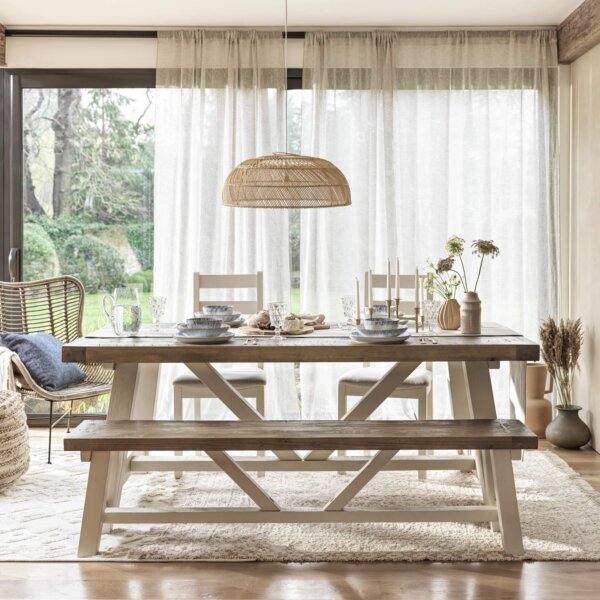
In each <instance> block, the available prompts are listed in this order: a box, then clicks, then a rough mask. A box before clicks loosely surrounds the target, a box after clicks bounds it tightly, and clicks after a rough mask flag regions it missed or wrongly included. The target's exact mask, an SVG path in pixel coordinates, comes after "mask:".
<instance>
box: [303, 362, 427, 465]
mask: <svg viewBox="0 0 600 600" xmlns="http://www.w3.org/2000/svg"><path fill="white" fill-rule="evenodd" d="M419 364H420V363H416V362H411V363H406V362H401V363H396V364H395V365H394V366H393V367H392V368H391V369H390V370H389V371H388V372H387V373H386V374H385V375H384V376H383V378H382V379H380V380H379V381H378V382H377V383H376V384H375V385H374V386H373V387H372V388H371V389H370V390H369V391H368V392H367V393H366V394H365V395H364V396H363V397H362V398H361V399H360V400H359V401H358V403H357V404H355V405H354V407H353V408H352V409H351V410H349V411H348V412H347V413H346V414H345V415H344V416H343V418H342V419H341V420H342V421H365V420H366V419H368V418H369V417H370V416H371V415H372V414H373V412H374V411H375V410H376V409H377V408H378V407H379V406H380V405H381V403H382V402H383V401H384V400H386V399H387V398H389V396H390V394H391V393H392V392H393V391H394V390H395V389H396V388H397V387H398V386H399V385H400V384H401V383H402V382H403V381H404V380H405V379H406V378H407V377H408V376H409V375H410V374H411V373H412V372H413V371H414V370H415V369H416V368H417V367H418V366H419ZM332 454H333V451H332V450H313V451H312V452H309V453H308V454H307V455H306V456H305V457H304V460H326V459H328V458H329V457H330V456H331V455H332Z"/></svg>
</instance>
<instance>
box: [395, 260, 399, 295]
mask: <svg viewBox="0 0 600 600" xmlns="http://www.w3.org/2000/svg"><path fill="white" fill-rule="evenodd" d="M396 299H397V300H399V299H400V259H399V258H397V259H396Z"/></svg>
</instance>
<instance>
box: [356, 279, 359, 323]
mask: <svg viewBox="0 0 600 600" xmlns="http://www.w3.org/2000/svg"><path fill="white" fill-rule="evenodd" d="M356 318H357V319H359V320H360V282H359V281H358V277H357V278H356Z"/></svg>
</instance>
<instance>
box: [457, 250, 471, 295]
mask: <svg viewBox="0 0 600 600" xmlns="http://www.w3.org/2000/svg"><path fill="white" fill-rule="evenodd" d="M458 260H460V264H461V266H462V270H463V275H464V277H465V279H464V282H463V289H464V290H465V294H466V293H467V292H468V291H469V286H468V284H467V271H466V269H465V263H464V262H463V259H462V256H461V255H460V254H459V255H458Z"/></svg>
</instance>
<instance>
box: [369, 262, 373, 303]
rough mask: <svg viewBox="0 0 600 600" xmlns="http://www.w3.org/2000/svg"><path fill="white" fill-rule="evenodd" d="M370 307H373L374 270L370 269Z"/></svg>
mask: <svg viewBox="0 0 600 600" xmlns="http://www.w3.org/2000/svg"><path fill="white" fill-rule="evenodd" d="M369 308H373V271H371V269H369Z"/></svg>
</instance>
